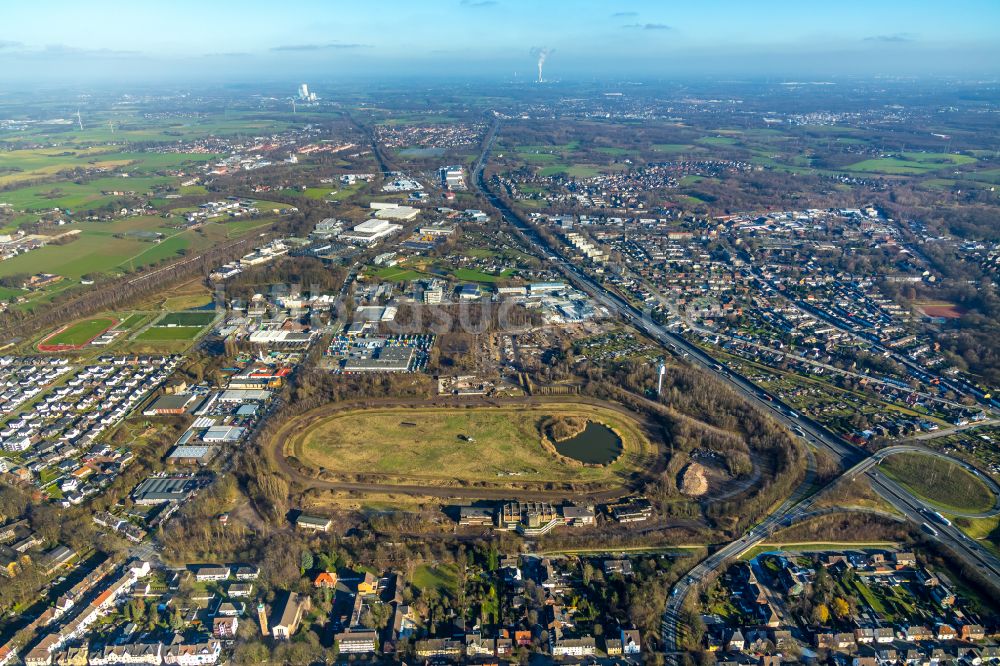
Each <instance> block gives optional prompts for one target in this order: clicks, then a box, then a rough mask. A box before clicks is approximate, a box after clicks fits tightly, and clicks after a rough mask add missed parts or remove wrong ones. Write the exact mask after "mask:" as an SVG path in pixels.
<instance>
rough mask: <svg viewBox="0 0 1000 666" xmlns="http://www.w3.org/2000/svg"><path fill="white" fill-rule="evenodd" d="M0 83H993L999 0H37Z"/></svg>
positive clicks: (3, 21)
mask: <svg viewBox="0 0 1000 666" xmlns="http://www.w3.org/2000/svg"><path fill="white" fill-rule="evenodd" d="M0 16H2V18H0V81H2V82H9V83H24V84H29V85H30V84H33V83H39V84H41V83H73V82H77V81H103V80H107V81H116V80H120V81H129V82H133V81H147V82H149V83H154V84H155V83H157V82H158V81H172V82H173V81H191V82H197V81H204V82H216V83H227V82H229V83H242V82H253V81H264V80H267V81H283V80H299V79H302V80H306V79H309V80H314V81H317V80H318V81H330V82H336V81H338V80H343V81H356V80H359V79H361V80H378V79H385V80H397V79H399V78H401V77H405V78H420V77H426V78H429V79H430V78H433V79H461V78H470V79H472V78H476V79H487V80H489V79H493V80H510V79H512V78H514V77H515V76H516V77H517V78H518V79H519V80H527V79H530V78H535V77H536V76H537V70H536V62H537V54H538V52H539V51H540V50H542V49H544V50H546V51H548V52H549V55H548V57H547V60H546V63H545V69H544V75H545V78H546V79H549V80H566V81H570V80H593V79H598V80H618V81H621V80H630V79H635V80H643V79H645V80H657V79H659V80H663V79H672V78H683V77H688V76H713V77H727V76H732V77H744V78H747V77H757V78H759V77H763V78H768V79H796V78H802V77H814V78H824V77H826V78H829V77H838V76H907V77H912V76H917V77H919V76H937V75H957V76H962V77H974V78H979V77H982V78H993V77H995V76H996V75H997V74H998V70H1000V39H997V36H996V35H997V32H998V28H1000V0H949V1H948V2H947V3H941V2H939V1H938V2H932V1H925V0H865V1H856V0H832V1H831V0H827V1H825V2H818V1H815V0H699V1H697V2H691V1H690V0H684V1H683V2H681V1H676V0H659V1H633V2H627V1H621V2H610V1H604V2H601V1H598V0H406V1H400V0H368V1H361V2H359V1H358V0H349V1H342V0H327V1H325V2H324V1H322V0H281V1H280V2H275V1H273V0H272V1H264V0H239V1H235V0H197V1H192V0H159V1H153V0H129V1H123V0H73V1H67V0H34V1H33V2H24V1H17V0H15V1H14V2H4V3H3V5H2V8H0Z"/></svg>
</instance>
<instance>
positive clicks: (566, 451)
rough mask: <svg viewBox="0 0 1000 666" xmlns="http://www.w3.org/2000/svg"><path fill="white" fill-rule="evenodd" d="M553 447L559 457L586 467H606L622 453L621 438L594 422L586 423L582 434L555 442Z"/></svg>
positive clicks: (604, 426)
mask: <svg viewBox="0 0 1000 666" xmlns="http://www.w3.org/2000/svg"><path fill="white" fill-rule="evenodd" d="M555 446H556V451H558V452H559V453H560V455H564V456H566V457H567V458H572V459H574V460H579V461H580V462H582V463H586V464H588V465H606V464H608V463H610V462H612V461H613V460H615V459H616V458H617V457H618V456H620V455H621V452H622V440H621V437H619V436H618V434H617V433H615V431H614V430H612V429H611V428H609V427H608V426H606V425H604V424H603V423H596V422H594V421H587V427H586V428H584V430H583V432H581V433H580V434H579V435H576V436H575V437H570V438H569V439H564V440H563V441H561V442H555Z"/></svg>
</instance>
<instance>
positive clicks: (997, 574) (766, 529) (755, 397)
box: [473, 122, 1000, 655]
mask: <svg viewBox="0 0 1000 666" xmlns="http://www.w3.org/2000/svg"><path fill="white" fill-rule="evenodd" d="M498 125H499V123H498V122H494V123H493V124H492V126H491V127H490V130H489V133H488V134H487V136H486V138H485V139H484V142H483V152H482V154H481V156H480V158H479V160H478V161H477V163H476V165H475V168H474V171H473V182H474V183H475V185H476V187H477V189H479V191H480V192H481V194H482V195H483V196H484V197H486V198H487V199H488V200H489V202H490V203H491V204H492V205H493V206H494V207H495V208H496V209H497V210H499V211H500V213H501V214H502V215H503V217H504V219H505V220H506V221H507V222H508V223H509V224H510V225H511V226H513V227H514V228H515V229H516V230H517V231H518V232H519V234H520V235H521V237H522V238H523V239H524V241H525V242H526V243H528V244H529V245H530V246H532V247H533V249H534V250H535V251H536V252H537V253H538V254H539V255H540V256H544V257H547V258H548V260H549V261H550V262H551V263H552V264H553V265H554V266H555V267H556V268H558V270H559V271H560V272H562V273H563V275H564V276H565V277H566V278H567V279H568V280H569V281H570V282H571V283H572V284H573V285H574V286H575V287H577V288H578V289H581V290H582V291H584V292H586V293H588V294H590V296H591V297H593V298H594V299H595V300H596V301H598V302H599V303H600V304H601V305H603V306H604V307H605V308H607V309H608V311H609V312H611V313H614V314H617V315H618V316H620V317H621V318H622V319H624V320H626V321H627V322H629V323H630V324H632V325H633V326H635V327H636V328H638V329H639V330H640V331H642V332H643V333H645V334H646V335H648V336H649V337H651V338H653V339H655V340H657V341H658V342H659V343H660V344H661V345H663V346H664V347H665V348H666V349H668V350H670V351H671V353H673V354H675V355H677V356H679V357H681V358H683V359H685V360H687V361H688V362H690V363H692V364H693V365H696V366H699V367H700V368H701V369H702V370H704V371H706V372H709V373H712V374H713V375H715V376H716V377H717V378H718V379H720V380H721V381H723V382H725V383H726V384H728V385H729V386H730V387H731V388H733V389H734V390H736V391H737V392H739V393H740V394H742V395H743V396H744V397H745V398H747V399H748V400H749V401H750V402H751V403H752V404H756V405H757V406H758V407H759V408H761V409H764V410H765V411H767V412H768V413H770V414H771V416H772V417H774V418H775V419H777V420H778V421H779V422H781V423H782V424H783V425H785V426H786V427H788V429H789V430H790V431H792V432H794V433H796V434H797V435H798V436H799V437H800V438H801V439H803V440H804V441H805V442H806V443H807V445H808V446H812V447H816V448H817V449H823V450H825V451H827V452H828V453H829V454H831V455H832V456H833V457H834V459H835V460H837V461H838V462H839V463H840V467H841V469H845V470H846V471H845V472H844V473H843V474H851V475H852V478H854V477H856V476H857V475H858V474H864V475H865V476H866V477H867V479H868V482H869V483H870V485H871V487H872V489H873V490H874V491H875V492H877V493H878V494H879V495H880V496H881V497H882V498H884V499H885V500H886V501H887V502H888V503H889V504H890V505H891V506H892V507H893V508H894V509H895V510H896V511H898V512H899V513H900V514H902V515H903V516H905V517H906V518H907V519H908V520H910V521H912V522H913V523H915V524H918V525H922V529H923V531H924V532H925V534H926V535H927V536H928V537H929V538H932V539H935V540H936V541H938V542H939V543H941V544H942V545H943V546H945V547H946V548H947V549H948V550H950V551H951V552H953V553H954V554H955V556H956V557H957V558H958V559H960V560H961V561H962V562H964V563H965V564H966V566H969V567H971V568H973V569H975V570H976V571H978V573H979V574H980V575H982V576H983V577H984V578H985V579H987V580H989V581H990V582H991V583H992V584H993V585H994V586H995V587H997V588H998V589H1000V559H998V558H997V557H996V556H994V555H993V554H991V553H989V552H988V551H986V550H985V549H983V547H982V546H981V545H979V544H978V543H977V542H976V541H975V540H974V539H972V538H970V537H969V536H967V535H966V534H964V533H963V532H962V531H961V530H959V529H958V528H956V527H955V526H954V525H951V524H945V523H943V522H940V521H939V520H938V521H935V519H934V509H933V507H932V506H931V505H929V504H928V503H926V502H924V501H923V500H921V499H919V498H917V497H915V496H913V495H912V494H911V493H909V492H908V491H907V490H906V489H904V488H903V487H902V486H901V485H899V484H898V483H896V482H895V481H893V480H891V479H889V478H887V477H886V476H885V475H884V474H882V473H880V472H879V471H878V467H877V462H878V461H880V460H881V459H883V458H884V456H885V454H882V455H881V456H875V457H870V456H869V455H868V454H867V452H864V451H862V450H860V449H859V448H857V447H855V446H854V445H852V444H850V443H848V442H846V441H844V440H843V439H841V438H840V437H838V436H837V435H835V434H834V433H832V432H831V431H829V430H828V429H827V428H825V427H824V426H823V425H821V424H820V423H818V422H816V421H814V420H813V419H811V418H808V417H806V416H803V415H800V414H796V413H795V412H794V411H793V410H792V409H791V408H789V407H788V406H787V405H785V404H784V403H782V402H781V400H780V399H779V398H778V397H777V396H775V395H772V394H770V393H768V392H767V391H765V390H763V389H761V388H760V387H758V386H756V385H754V384H753V383H751V382H750V381H749V380H747V379H746V378H745V377H743V376H741V375H739V374H738V373H736V372H733V371H731V370H728V369H726V368H723V367H722V366H721V365H720V364H718V362H717V361H715V360H714V359H713V358H711V357H710V356H708V354H706V353H705V352H704V351H702V350H701V349H700V348H699V347H697V346H696V345H694V344H692V343H690V342H688V341H687V340H686V339H685V338H683V337H681V336H679V335H677V334H675V333H673V332H671V331H670V330H668V329H667V328H665V327H663V326H661V325H660V324H658V323H656V322H654V321H653V320H652V319H651V318H650V317H648V316H647V315H646V314H644V313H643V312H642V311H640V310H639V309H638V308H636V307H635V306H633V305H632V304H631V303H628V302H627V301H625V300H624V299H623V298H621V297H620V296H619V295H618V294H616V293H614V292H611V291H609V290H608V289H606V288H605V287H603V286H601V285H600V284H598V283H597V282H596V281H594V280H593V278H591V277H590V276H588V275H587V274H585V273H584V272H583V271H582V270H580V269H579V268H578V267H577V266H575V265H574V264H572V263H570V262H568V261H566V260H565V259H564V258H563V257H562V256H561V255H560V252H559V249H558V248H553V247H550V246H549V244H548V243H547V242H546V241H545V239H544V238H542V237H541V235H540V234H538V233H537V232H536V231H535V230H534V229H533V228H532V227H531V226H530V225H528V224H526V223H525V222H523V221H521V219H520V218H518V217H517V215H515V214H514V213H513V211H511V210H510V208H509V207H508V206H507V205H506V203H505V202H504V201H502V200H501V199H500V198H499V197H498V196H496V195H495V194H494V193H493V192H492V191H491V190H490V189H489V188H488V187H487V185H486V182H485V175H484V171H485V165H486V162H487V159H488V156H489V151H490V149H491V147H492V144H493V141H494V140H495V138H496V132H497V129H498ZM911 448H914V449H915V448H917V447H911ZM873 461H874V462H873ZM960 464H961V463H960ZM963 466H965V467H966V468H968V466H967V465H964V464H963ZM843 474H842V475H841V476H840V477H838V478H842V477H843ZM827 487H829V486H827ZM991 488H994V489H995V488H996V485H995V484H992V485H991ZM812 490H813V486H812V483H811V480H810V479H809V478H807V479H806V481H805V482H803V483H802V484H801V485H800V486H799V487H798V488H797V489H796V490H795V491H794V492H793V493H792V495H791V496H790V497H788V498H787V499H786V500H785V501H784V502H782V504H781V505H779V506H778V507H776V508H775V509H774V510H773V511H772V512H771V513H770V514H769V515H768V517H767V518H766V519H764V520H763V521H761V522H760V523H759V524H757V525H755V526H754V527H752V528H751V529H750V530H749V531H748V532H747V533H746V534H744V535H743V536H741V537H740V538H739V539H737V540H735V541H733V542H731V543H729V544H727V545H725V546H723V547H722V548H720V549H719V550H717V551H715V552H714V553H712V554H711V555H709V556H708V557H707V558H705V559H704V560H702V561H701V562H700V563H699V564H697V565H696V566H695V567H694V568H693V569H692V570H691V571H690V572H689V573H688V574H687V575H686V576H685V577H684V578H683V579H681V580H680V581H679V582H678V583H677V584H676V585H675V586H674V588H673V589H672V590H671V592H670V597H669V599H668V601H667V608H666V612H665V614H664V619H663V630H662V638H663V642H664V649H665V652H666V653H667V654H668V655H675V654H676V653H677V650H678V629H679V621H680V619H681V609H682V607H683V604H684V601H685V599H686V597H687V594H688V592H689V591H690V589H691V588H692V587H694V586H696V585H697V584H698V582H699V581H700V580H701V579H703V578H704V577H705V576H706V575H708V574H709V573H711V572H713V571H715V570H717V569H719V568H720V567H722V566H723V565H724V564H725V563H726V562H728V561H730V560H731V559H733V558H736V557H738V556H739V555H741V554H742V553H745V552H746V551H748V550H750V549H751V548H753V547H754V546H756V545H758V544H760V543H762V542H763V541H764V540H765V539H766V538H767V537H768V536H770V535H771V534H772V533H773V532H774V531H775V530H776V529H778V528H780V527H784V526H787V525H791V524H793V523H795V522H797V521H799V520H802V519H803V518H805V517H811V516H812V515H814V514H813V513H812V507H813V505H814V504H815V502H816V500H817V498H818V497H819V494H817V493H814V494H812V495H810V492H811V491H812ZM997 511H998V508H997V507H996V506H995V507H994V509H993V511H992V512H990V515H992V514H993V513H995V512H997ZM931 523H933V525H932V524H931Z"/></svg>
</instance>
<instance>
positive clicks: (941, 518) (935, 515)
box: [924, 510, 951, 527]
mask: <svg viewBox="0 0 1000 666" xmlns="http://www.w3.org/2000/svg"><path fill="white" fill-rule="evenodd" d="M924 513H926V514H927V515H928V516H929V517H930V518H932V519H933V520H936V521H937V522H939V523H941V524H942V525H946V526H948V527H950V526H951V521H950V520H948V519H947V518H945V517H944V516H942V515H941V513H940V512H939V511H929V510H928V511H925V512H924Z"/></svg>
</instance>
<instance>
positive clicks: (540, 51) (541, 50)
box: [531, 46, 555, 83]
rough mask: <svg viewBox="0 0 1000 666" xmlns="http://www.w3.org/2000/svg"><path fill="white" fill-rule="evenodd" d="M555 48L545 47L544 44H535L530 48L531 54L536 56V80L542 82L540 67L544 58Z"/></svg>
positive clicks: (543, 62) (543, 63)
mask: <svg viewBox="0 0 1000 666" xmlns="http://www.w3.org/2000/svg"><path fill="white" fill-rule="evenodd" d="M554 51H555V49H550V48H546V47H544V46H536V47H534V48H532V49H531V55H533V56H534V57H535V58H538V82H539V83H542V82H543V81H544V79H543V78H542V68H543V67H544V66H545V59H546V58H548V57H549V56H550V55H552V53H553V52H554Z"/></svg>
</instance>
